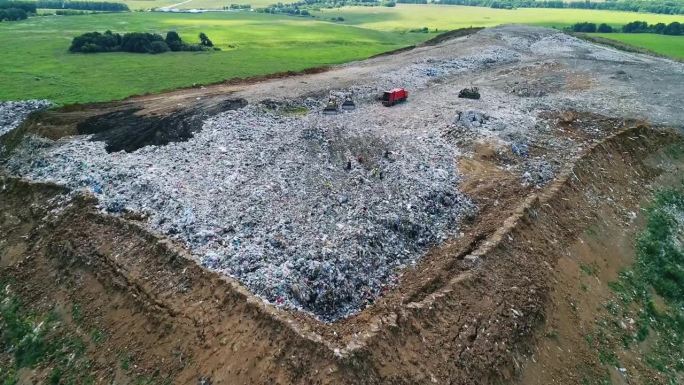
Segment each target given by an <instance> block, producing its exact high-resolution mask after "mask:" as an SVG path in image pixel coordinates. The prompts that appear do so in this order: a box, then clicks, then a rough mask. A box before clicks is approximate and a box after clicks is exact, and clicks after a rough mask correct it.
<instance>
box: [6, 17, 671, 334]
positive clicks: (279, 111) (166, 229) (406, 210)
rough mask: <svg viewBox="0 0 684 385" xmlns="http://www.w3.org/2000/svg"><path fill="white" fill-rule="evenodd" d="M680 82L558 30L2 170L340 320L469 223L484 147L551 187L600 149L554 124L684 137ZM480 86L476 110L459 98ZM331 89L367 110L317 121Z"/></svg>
mask: <svg viewBox="0 0 684 385" xmlns="http://www.w3.org/2000/svg"><path fill="white" fill-rule="evenodd" d="M618 70H619V71H618ZM682 76H684V66H683V65H681V64H678V63H674V62H670V61H667V60H663V59H655V58H648V57H644V56H640V55H633V54H627V53H623V52H618V51H615V50H612V49H606V48H602V47H598V46H595V45H592V44H589V43H586V42H584V41H581V40H578V39H575V38H573V37H569V36H567V35H564V34H561V33H558V32H556V31H552V30H547V29H540V28H532V27H520V26H515V27H502V28H494V29H490V30H484V31H481V32H479V33H478V34H476V35H474V36H471V37H469V38H467V39H461V40H459V41H454V42H447V43H445V45H444V46H442V47H428V48H422V49H418V50H414V51H409V52H407V53H403V54H399V55H394V56H388V57H385V58H379V59H374V60H371V61H369V62H366V63H356V64H350V65H348V66H343V67H342V69H341V70H340V71H339V72H335V73H333V74H332V75H331V74H317V75H312V76H310V77H306V78H301V77H298V78H284V79H279V80H276V81H273V82H264V83H257V84H254V85H251V86H249V87H246V88H244V90H243V89H240V90H237V91H234V94H233V95H232V96H235V97H240V98H244V99H245V100H248V101H249V103H250V104H249V105H248V106H247V107H244V108H242V109H239V110H235V111H228V112H225V113H222V114H219V115H216V116H213V117H211V118H209V119H208V120H206V121H205V123H204V126H203V128H202V130H201V131H200V132H199V133H197V134H195V136H194V137H193V138H191V139H189V140H188V141H186V142H180V143H170V144H168V145H166V146H161V147H157V146H148V147H143V148H141V149H139V150H136V151H134V152H131V153H125V152H112V153H107V152H106V151H105V148H104V144H103V143H102V142H97V141H91V140H89V139H90V138H89V137H87V136H78V137H72V138H63V139H61V140H59V141H56V142H51V141H48V140H45V139H39V138H27V139H26V140H25V141H24V143H23V144H22V145H21V146H19V147H18V148H17V149H16V151H15V153H14V154H13V155H12V157H11V158H9V159H8V160H7V161H6V162H5V164H4V167H5V168H6V169H7V170H8V171H9V172H11V173H13V174H15V175H21V176H24V177H28V178H31V179H34V180H41V181H54V182H57V183H60V184H64V185H66V186H69V187H72V188H74V189H77V190H78V189H86V190H88V191H89V192H91V193H93V194H95V195H96V196H97V197H98V199H99V201H100V204H101V207H102V209H103V210H105V211H108V212H110V213H113V214H117V215H118V214H120V213H125V212H131V213H141V214H143V216H144V219H145V221H146V224H147V226H148V227H149V228H151V229H153V230H155V231H158V232H160V233H162V234H166V235H168V236H170V237H172V238H174V239H176V240H178V241H180V242H183V243H184V244H186V245H187V246H188V248H189V249H190V250H191V252H192V253H193V254H194V256H195V257H196V258H197V260H198V262H200V263H202V264H203V265H204V266H206V267H208V268H210V269H213V270H216V271H220V272H222V273H224V274H227V275H231V276H233V277H235V278H237V279H238V280H239V281H240V282H242V283H243V284H245V285H246V286H247V287H249V288H250V289H251V290H252V291H253V292H254V293H255V294H257V295H259V296H261V297H262V298H264V299H265V300H267V301H269V302H272V303H275V304H278V305H281V306H285V307H289V308H295V309H300V310H304V311H308V312H311V313H312V314H314V315H315V316H317V317H319V318H320V319H322V320H324V321H334V320H337V319H340V318H343V317H345V316H348V315H350V314H353V313H355V312H357V311H359V310H361V309H363V308H364V307H365V306H366V305H368V304H370V303H372V302H373V300H374V299H375V298H377V297H378V296H379V295H381V294H382V292H383V291H384V290H386V289H387V288H388V287H390V286H392V285H393V284H394V283H395V282H396V280H397V278H398V277H399V275H400V272H401V269H402V268H403V267H405V266H409V265H411V264H414V263H416V262H417V261H418V260H419V258H420V257H421V256H422V255H423V254H424V253H425V252H426V250H427V249H428V248H429V247H430V246H432V245H436V244H439V243H440V242H442V241H444V240H445V239H447V238H449V237H455V236H458V234H459V224H460V223H462V220H463V218H465V217H469V216H473V215H475V214H476V212H477V210H476V207H475V206H474V204H473V203H471V199H469V198H468V197H466V196H464V195H463V194H462V193H461V192H459V190H458V185H459V181H460V180H461V178H462V176H461V175H459V171H458V169H457V168H456V160H457V158H458V157H459V156H462V155H469V152H470V151H472V149H473V144H474V143H476V142H483V141H485V142H490V143H495V144H496V146H495V147H496V148H497V152H499V153H500V158H501V159H504V160H503V161H502V164H501V166H500V167H501V168H502V169H505V170H506V171H507V172H511V173H513V174H514V175H517V176H518V177H519V180H520V183H521V184H522V185H532V186H536V187H537V188H541V187H542V186H544V185H545V184H547V183H548V182H550V181H551V180H553V178H554V177H555V175H556V173H557V172H558V170H559V169H560V168H561V167H562V166H563V165H564V163H566V162H568V161H569V160H571V159H572V158H573V157H575V156H576V155H577V154H579V153H580V152H581V151H582V149H583V148H585V146H586V142H583V140H599V139H601V138H602V137H604V136H605V135H607V134H608V132H603V131H600V130H595V131H591V130H592V128H591V126H590V125H586V126H582V127H583V129H585V131H586V130H590V131H591V132H589V131H587V132H581V133H580V132H576V133H572V132H557V131H554V129H553V128H551V127H550V125H549V122H548V121H547V120H545V118H543V117H542V115H543V114H544V113H548V112H549V111H557V112H559V111H564V110H566V109H576V110H580V111H588V112H594V113H598V114H604V115H608V116H619V117H636V118H643V119H646V120H651V121H653V122H656V123H663V124H670V125H675V126H677V125H682V124H683V123H684V115H683V114H682V110H681V108H680V106H678V103H677V100H681V97H680V96H681V95H676V93H677V92H679V93H681V91H682V90H683V89H684V87H674V88H673V87H672V86H671V83H672V82H676V81H680V82H681V81H682V79H683V77H682ZM634 79H639V82H640V83H638V84H635V83H633V81H634ZM397 85H400V86H403V87H406V88H408V90H409V101H408V102H407V103H404V104H401V105H398V106H395V107H392V108H386V107H382V106H381V105H380V104H379V103H378V102H377V101H376V100H375V98H376V96H377V95H378V93H379V92H380V91H381V90H383V89H386V88H390V87H392V86H397ZM472 85H475V86H478V87H479V89H480V92H481V94H482V97H481V99H479V100H470V99H462V98H458V92H459V91H460V89H462V88H465V87H468V86H472ZM665 86H667V87H668V88H667V89H668V90H669V91H668V92H665V93H663V92H661V91H662V90H661V88H662V87H665ZM219 87H220V86H219ZM330 91H333V92H335V91H339V92H341V93H345V92H349V91H351V92H353V94H354V96H355V99H356V101H357V109H356V110H354V111H352V112H347V113H341V114H339V115H333V116H325V115H322V114H320V113H319V111H320V109H321V108H322V106H323V104H324V102H325V101H326V99H325V97H323V98H320V100H319V99H318V98H313V97H312V95H327V93H328V92H330ZM193 92H200V91H193ZM673 92H674V93H675V94H673ZM616 95H617V96H616ZM644 95H647V96H648V97H644ZM177 96H182V95H177ZM232 96H231V97H232ZM195 98H196V99H197V100H200V97H196V96H195V95H193V100H194V99H195ZM266 99H268V101H265V100H266ZM177 101H178V99H174V100H173V102H174V103H177ZM155 103H161V102H160V101H155ZM282 106H287V107H288V108H281V107H282ZM293 107H294V108H293ZM302 107H303V108H302ZM21 117H22V115H21V112H18V115H17V117H16V118H15V119H17V120H19V119H21ZM580 126H581V125H580ZM578 138H589V139H578ZM473 198H476V197H473Z"/></svg>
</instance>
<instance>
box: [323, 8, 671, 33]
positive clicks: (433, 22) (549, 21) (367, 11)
mask: <svg viewBox="0 0 684 385" xmlns="http://www.w3.org/2000/svg"><path fill="white" fill-rule="evenodd" d="M315 14H316V15H317V16H321V17H325V18H330V17H343V18H344V22H345V24H349V25H354V26H357V27H363V28H371V29H377V30H382V31H406V30H410V29H416V28H423V27H428V28H429V29H430V30H434V29H438V30H442V31H444V30H451V29H456V28H464V27H470V26H473V27H491V26H495V25H500V24H528V25H539V26H547V27H559V28H562V27H568V26H570V25H572V24H575V23H577V22H583V21H588V22H594V23H597V24H599V23H607V24H611V25H613V26H616V27H619V26H622V25H623V24H626V23H629V22H631V21H635V20H644V21H647V22H648V23H650V24H655V23H659V22H663V23H670V22H673V21H679V22H682V23H684V15H658V14H651V13H636V12H619V11H601V10H587V9H550V8H519V9H494V8H484V7H468V6H458V5H432V4H428V5H423V4H397V6H396V7H393V8H388V7H345V8H338V9H330V10H322V11H321V12H316V13H315Z"/></svg>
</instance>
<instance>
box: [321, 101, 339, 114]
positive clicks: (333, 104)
mask: <svg viewBox="0 0 684 385" xmlns="http://www.w3.org/2000/svg"><path fill="white" fill-rule="evenodd" d="M338 112H340V111H339V109H338V105H337V100H336V99H335V98H333V97H332V96H331V97H330V98H328V104H326V105H325V108H323V113H324V114H325V115H334V114H336V113H338Z"/></svg>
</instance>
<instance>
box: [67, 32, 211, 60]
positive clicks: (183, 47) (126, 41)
mask: <svg viewBox="0 0 684 385" xmlns="http://www.w3.org/2000/svg"><path fill="white" fill-rule="evenodd" d="M199 40H200V41H199V44H188V43H185V42H184V41H183V40H182V39H181V37H180V36H179V35H178V33H177V32H176V31H169V32H167V33H166V37H162V36H161V35H159V34H156V33H147V32H129V33H125V34H123V35H121V34H118V33H113V32H112V31H109V30H108V31H105V33H100V32H87V33H84V34H83V35H80V36H76V37H75V38H74V39H73V40H72V41H71V46H70V47H69V52H71V53H97V52H133V53H150V54H157V53H164V52H168V51H173V52H178V51H209V50H216V51H218V50H219V48H216V47H214V43H213V42H212V41H211V40H210V39H209V37H208V36H207V35H206V34H205V33H204V32H202V33H200V34H199Z"/></svg>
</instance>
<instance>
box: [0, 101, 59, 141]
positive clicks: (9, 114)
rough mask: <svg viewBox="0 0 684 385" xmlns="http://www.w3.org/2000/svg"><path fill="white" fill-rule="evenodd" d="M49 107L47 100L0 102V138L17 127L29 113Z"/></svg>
mask: <svg viewBox="0 0 684 385" xmlns="http://www.w3.org/2000/svg"><path fill="white" fill-rule="evenodd" d="M51 105H52V103H50V101H49V100H23V101H19V102H0V136H2V135H5V134H6V133H8V132H10V131H12V130H13V129H15V128H16V127H17V126H19V124H21V122H23V121H24V119H26V116H28V114H30V113H31V112H34V111H38V110H42V109H44V108H48V107H50V106H51Z"/></svg>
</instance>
